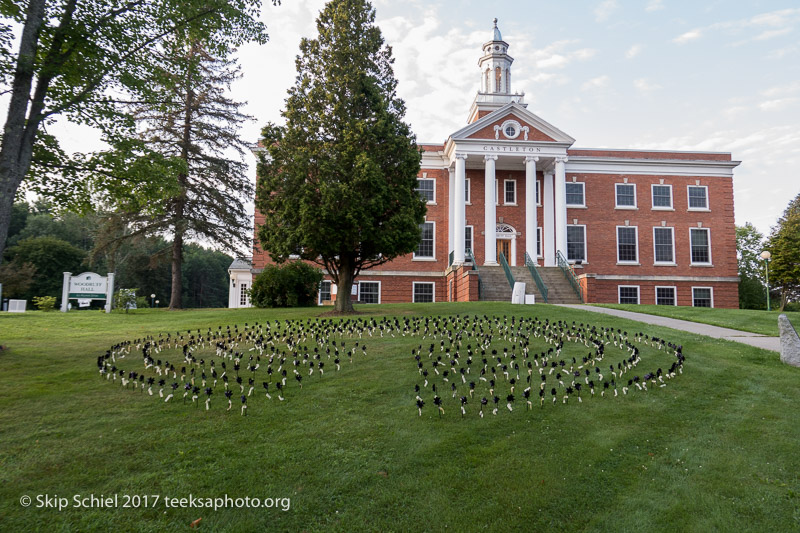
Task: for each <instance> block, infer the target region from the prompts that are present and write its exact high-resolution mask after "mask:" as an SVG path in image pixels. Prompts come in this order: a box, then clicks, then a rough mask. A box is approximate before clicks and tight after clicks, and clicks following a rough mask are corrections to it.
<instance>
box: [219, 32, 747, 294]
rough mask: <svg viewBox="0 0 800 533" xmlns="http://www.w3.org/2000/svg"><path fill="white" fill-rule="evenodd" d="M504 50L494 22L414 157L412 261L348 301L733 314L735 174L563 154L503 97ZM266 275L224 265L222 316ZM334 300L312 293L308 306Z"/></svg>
mask: <svg viewBox="0 0 800 533" xmlns="http://www.w3.org/2000/svg"><path fill="white" fill-rule="evenodd" d="M508 47H509V45H508V43H506V42H505V41H504V40H503V38H502V36H501V34H500V31H499V30H498V29H497V24H496V20H495V27H494V34H493V37H492V40H490V41H488V42H487V43H485V44H484V45H483V55H482V57H480V59H479V61H478V65H479V67H480V71H481V78H480V80H481V82H480V90H479V91H478V93H477V95H476V97H475V100H474V102H473V103H472V106H471V108H470V110H469V114H468V120H467V126H465V127H464V128H462V129H460V130H459V131H456V132H455V133H452V134H451V135H450V136H449V137H448V138H447V140H446V141H445V142H444V143H443V144H423V145H421V146H422V148H423V149H424V154H423V157H422V168H421V170H420V174H419V177H418V188H419V191H420V194H421V195H423V196H424V197H425V198H426V199H427V204H428V212H427V215H426V217H425V222H424V224H423V225H422V232H421V233H422V239H421V242H420V244H419V247H418V248H417V250H416V252H414V253H413V254H409V255H407V256H404V257H400V258H398V259H396V260H394V261H392V262H391V263H387V264H385V265H381V266H380V267H377V268H375V269H372V270H369V271H366V272H362V273H361V275H360V276H359V277H358V279H357V280H356V282H357V284H356V286H355V287H354V293H353V294H352V295H351V297H352V298H354V299H357V300H358V301H361V302H371V303H389V302H412V301H413V302H431V301H433V302H443V301H471V300H478V299H497V300H506V301H510V300H511V298H512V287H513V286H514V285H515V284H516V283H525V285H526V287H525V291H524V292H525V293H527V294H533V295H535V298H536V301H537V302H541V301H547V302H549V303H558V302H575V301H580V300H583V301H586V302H609V303H642V304H663V305H689V306H692V305H693V306H708V307H730V308H735V307H738V302H739V299H738V277H737V260H736V236H735V226H734V214H733V169H734V168H735V167H736V166H737V165H738V164H739V162H738V161H733V160H732V159H731V154H729V153H713V152H678V151H640V150H609V149H586V148H574V147H573V144H574V143H575V139H573V138H572V137H570V136H569V135H568V134H566V133H564V132H563V131H561V130H559V129H558V128H557V127H555V126H553V125H552V124H550V123H548V122H545V121H544V120H542V119H541V118H540V117H538V116H536V115H534V114H533V113H531V112H530V111H528V109H527V106H526V104H525V102H524V94H522V93H519V92H512V89H511V64H512V62H513V61H514V60H513V58H512V57H511V56H509V55H508ZM260 222H263V217H260V216H259V214H258V213H256V218H255V223H256V225H258V224H259V223H260ZM267 262H269V257H268V255H267V254H266V253H265V252H263V251H261V250H260V249H258V247H255V248H254V250H253V259H252V265H251V268H248V265H246V264H243V263H241V262H238V263H237V262H235V263H234V265H231V267H232V268H231V269H230V272H231V283H232V287H231V298H230V301H231V306H232V307H236V306H245V305H249V302H248V301H247V298H246V296H244V292H243V288H244V289H246V288H247V287H248V286H249V283H250V282H251V279H252V275H253V273H257V272H259V271H260V270H261V269H262V268H263V266H264V265H265V264H266V263H267ZM234 267H236V268H234ZM537 278H538V279H537ZM237 283H238V286H237ZM517 289H518V290H521V289H522V286H521V285H519V286H517ZM336 297H337V295H336V288H335V286H332V284H331V282H330V281H326V282H324V283H323V287H322V289H321V291H320V303H325V302H327V301H329V300H332V299H335V298H336Z"/></svg>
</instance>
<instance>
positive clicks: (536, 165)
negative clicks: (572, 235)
mask: <svg viewBox="0 0 800 533" xmlns="http://www.w3.org/2000/svg"><path fill="white" fill-rule="evenodd" d="M507 107H508V110H507V111H508V113H507V114H500V113H492V114H491V115H487V116H486V117H485V118H486V119H489V121H491V122H496V121H498V120H504V121H505V122H513V124H511V126H510V127H509V126H508V125H506V128H502V129H501V132H500V134H502V135H506V134H508V135H511V136H514V137H519V136H521V135H519V133H520V132H522V131H524V130H523V128H525V129H527V130H528V132H530V131H532V130H534V129H535V130H536V131H537V132H541V130H542V129H543V128H544V125H543V121H541V120H540V119H538V117H535V116H534V115H532V114H531V113H529V112H528V111H527V110H526V109H524V107H522V105H520V104H519V103H517V102H513V103H510V104H508V106H507ZM498 111H499V110H498ZM497 115H500V118H496V117H497ZM482 122H483V119H481V120H478V121H477V122H476V123H473V124H471V125H470V126H468V127H467V128H464V129H463V130H461V131H459V132H457V133H455V134H453V135H452V136H451V137H450V139H448V143H447V144H446V145H445V155H446V156H447V155H449V160H450V161H451V164H450V167H449V181H450V184H449V185H450V191H452V193H451V195H450V198H449V200H450V201H451V208H450V209H449V210H448V227H449V235H448V242H449V243H450V250H449V251H451V252H453V264H454V265H460V264H462V263H464V261H465V260H466V259H467V258H466V242H467V240H469V236H468V234H466V233H465V232H466V228H467V217H466V214H467V208H466V206H467V205H468V204H469V205H471V206H473V209H474V206H475V205H476V202H475V198H476V197H477V196H478V195H479V191H482V194H481V195H480V196H482V206H483V209H482V211H483V214H482V215H483V216H482V217H480V218H481V220H475V217H470V225H471V226H472V243H473V250H472V254H473V256H475V260H476V261H477V262H478V263H479V264H482V265H486V266H496V265H498V264H499V258H498V256H497V238H498V237H497V226H498V224H502V223H503V222H504V220H503V219H504V218H507V217H504V216H498V210H500V211H502V212H504V213H506V214H508V213H509V212H511V213H513V212H516V213H517V215H522V217H521V219H522V221H523V223H522V224H520V225H519V226H518V228H519V229H522V232H521V233H518V234H517V236H519V237H522V240H523V241H524V243H525V245H524V252H525V253H526V254H527V255H528V257H530V258H531V259H533V260H534V261H536V260H537V258H538V257H542V259H543V264H544V266H555V264H556V250H560V251H561V253H562V254H563V255H565V256H566V251H567V250H566V248H567V204H566V165H565V163H566V161H567V148H568V147H569V146H570V145H571V144H572V139H571V138H569V137H568V136H566V135H565V134H563V133H562V132H558V131H557V130H556V131H551V132H550V133H551V134H555V135H556V136H557V137H560V138H559V139H553V140H549V141H537V140H527V141H526V140H524V139H510V140H509V139H504V140H500V139H497V140H494V139H485V138H480V137H478V138H476V137H475V136H474V133H480V130H482V129H485V126H486V125H485V124H482ZM536 122H538V124H535V125H534V124H531V123H536ZM523 124H524V126H523ZM548 126H549V125H548ZM547 129H552V130H555V128H552V126H551V127H549V128H547ZM470 130H474V131H470ZM490 131H491V130H490ZM515 133H516V135H515ZM498 137H499V135H498ZM476 171H477V172H476ZM476 174H477V176H480V177H479V178H477V179H478V180H479V181H476ZM468 175H469V176H470V177H469V178H468ZM499 175H502V178H499V177H498V176H499ZM468 180H469V185H467V181H468ZM480 181H482V182H483V183H482V184H481V183H480ZM520 190H524V194H520ZM467 191H469V198H467V196H466V195H467ZM473 191H474V194H473ZM539 206H541V207H542V215H541V216H540V214H539V212H538V207H539ZM518 219H520V217H519V216H515V217H514V220H518ZM539 228H541V230H542V237H541V243H540V245H539V246H537V238H538V237H537V236H538V230H539ZM477 239H481V241H482V246H478V245H477ZM476 248H477V249H478V250H480V249H482V253H477V252H476ZM506 260H507V261H508V262H509V264H511V265H512V266H513V265H515V264H522V263H523V262H524V255H522V254H521V253H520V254H519V256H518V255H517V254H512V255H511V256H510V257H506Z"/></svg>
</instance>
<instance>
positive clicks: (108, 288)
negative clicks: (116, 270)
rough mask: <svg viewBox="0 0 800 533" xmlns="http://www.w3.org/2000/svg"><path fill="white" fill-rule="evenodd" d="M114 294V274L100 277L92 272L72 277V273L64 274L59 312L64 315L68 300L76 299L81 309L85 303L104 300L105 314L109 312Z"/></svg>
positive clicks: (68, 306)
mask: <svg viewBox="0 0 800 533" xmlns="http://www.w3.org/2000/svg"><path fill="white" fill-rule="evenodd" d="M113 294H114V274H112V273H109V274H108V276H101V275H100V274H96V273H94V272H83V273H82V274H78V275H77V276H73V275H72V272H64V285H63V288H62V290H61V311H62V312H64V313H66V312H67V310H68V309H69V308H70V304H69V300H70V299H76V300H78V302H79V305H80V306H81V307H84V306H85V303H86V302H87V301H89V302H91V300H105V301H106V313H110V312H111V304H112V301H113Z"/></svg>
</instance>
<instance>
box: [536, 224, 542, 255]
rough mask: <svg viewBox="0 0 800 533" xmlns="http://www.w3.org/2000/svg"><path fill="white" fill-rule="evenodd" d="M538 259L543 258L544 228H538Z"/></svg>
mask: <svg viewBox="0 0 800 533" xmlns="http://www.w3.org/2000/svg"><path fill="white" fill-rule="evenodd" d="M536 257H542V228H541V226H540V227H538V228H536Z"/></svg>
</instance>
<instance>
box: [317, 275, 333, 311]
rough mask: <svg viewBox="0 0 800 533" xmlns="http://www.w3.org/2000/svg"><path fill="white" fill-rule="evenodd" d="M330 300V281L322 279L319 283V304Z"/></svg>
mask: <svg viewBox="0 0 800 533" xmlns="http://www.w3.org/2000/svg"><path fill="white" fill-rule="evenodd" d="M330 301H331V282H330V281H328V280H323V281H321V282H320V283H319V300H318V303H319V305H322V304H323V303H324V302H330Z"/></svg>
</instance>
